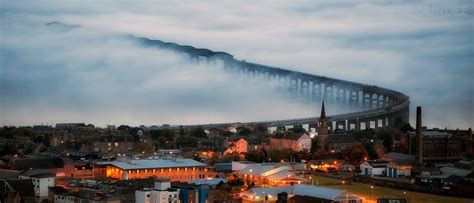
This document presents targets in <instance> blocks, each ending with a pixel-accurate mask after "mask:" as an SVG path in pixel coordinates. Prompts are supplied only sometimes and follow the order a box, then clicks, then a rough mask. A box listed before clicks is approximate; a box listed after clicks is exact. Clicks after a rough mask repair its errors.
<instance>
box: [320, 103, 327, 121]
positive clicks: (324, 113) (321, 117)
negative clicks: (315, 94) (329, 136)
mask: <svg viewBox="0 0 474 203" xmlns="http://www.w3.org/2000/svg"><path fill="white" fill-rule="evenodd" d="M319 119H326V110H325V109H324V100H323V106H322V107H321V116H320V117H319Z"/></svg>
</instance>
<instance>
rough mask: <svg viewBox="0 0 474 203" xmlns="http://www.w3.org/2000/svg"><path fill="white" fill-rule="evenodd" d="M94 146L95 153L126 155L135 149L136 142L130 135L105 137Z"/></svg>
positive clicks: (100, 138) (101, 137)
mask: <svg viewBox="0 0 474 203" xmlns="http://www.w3.org/2000/svg"><path fill="white" fill-rule="evenodd" d="M93 145H94V152H98V153H102V154H124V153H127V152H130V151H133V150H134V149H135V140H134V138H133V136H129V135H105V136H100V137H99V139H98V140H97V141H96V142H95V143H94V144H93Z"/></svg>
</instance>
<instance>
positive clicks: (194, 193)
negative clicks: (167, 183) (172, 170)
mask: <svg viewBox="0 0 474 203" xmlns="http://www.w3.org/2000/svg"><path fill="white" fill-rule="evenodd" d="M201 180H202V179H201ZM171 187H172V188H174V189H178V190H179V201H180V203H206V202H207V196H208V193H209V185H208V184H194V183H173V184H172V185H171Z"/></svg>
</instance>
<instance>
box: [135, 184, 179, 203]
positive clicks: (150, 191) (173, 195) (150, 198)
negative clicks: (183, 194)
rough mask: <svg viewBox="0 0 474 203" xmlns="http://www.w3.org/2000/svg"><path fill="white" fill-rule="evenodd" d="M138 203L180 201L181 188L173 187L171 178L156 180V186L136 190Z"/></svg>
mask: <svg viewBox="0 0 474 203" xmlns="http://www.w3.org/2000/svg"><path fill="white" fill-rule="evenodd" d="M135 202H136V203H178V202H180V201H179V189H176V188H172V187H171V183H170V180H169V179H158V180H155V187H154V188H145V189H143V190H137V191H135Z"/></svg>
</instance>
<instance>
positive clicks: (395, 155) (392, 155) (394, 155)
mask: <svg viewBox="0 0 474 203" xmlns="http://www.w3.org/2000/svg"><path fill="white" fill-rule="evenodd" d="M383 157H384V158H385V157H386V158H390V159H409V160H415V156H414V155H410V154H404V153H399V152H390V153H386V154H384V155H383Z"/></svg>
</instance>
